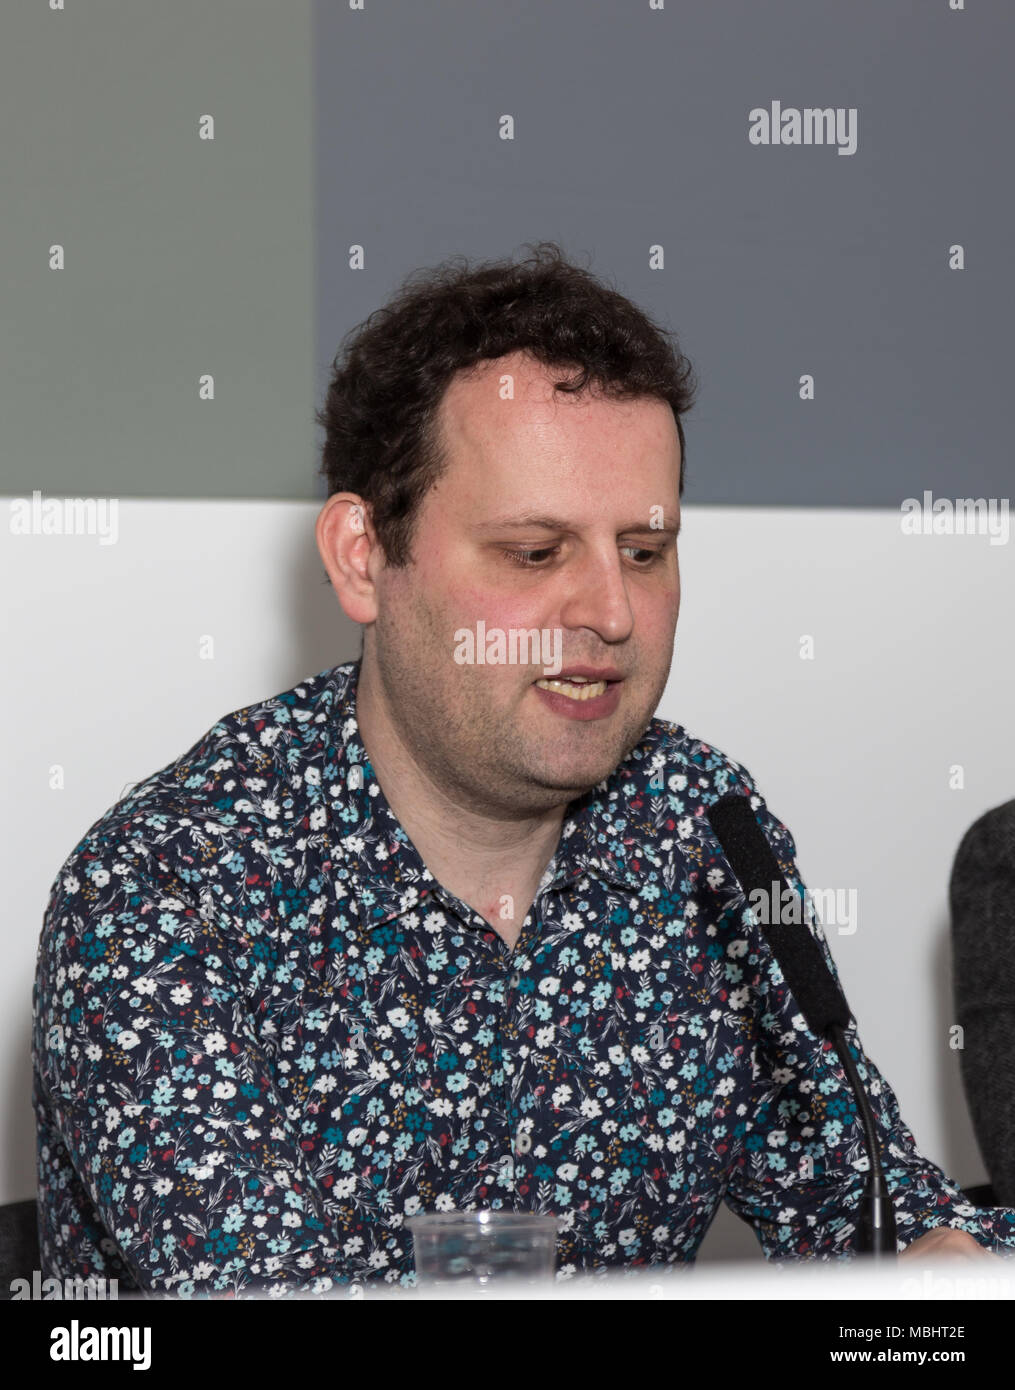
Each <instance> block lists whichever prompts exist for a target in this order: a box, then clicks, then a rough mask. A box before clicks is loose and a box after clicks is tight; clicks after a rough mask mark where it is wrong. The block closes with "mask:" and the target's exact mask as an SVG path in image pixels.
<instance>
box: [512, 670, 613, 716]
mask: <svg viewBox="0 0 1015 1390" xmlns="http://www.w3.org/2000/svg"><path fill="white" fill-rule="evenodd" d="M623 683H624V678H623V676H622V675H621V674H620V672H619V671H615V670H613V669H610V670H607V671H604V670H598V671H597V670H594V669H592V668H591V667H585V668H581V667H579V668H577V669H572V670H570V671H562V672H561V674H560V675H559V676H542V677H540V679H539V680H537V681H533V685H534V686H535V687H536V689H537V690H539V691H540V692H541V694H540V697H539V698H540V699H542V700H545V701H546V703H547V705H548V707H549V708H550V709H551V710H555V711H556V712H557V714H561V715H565V716H567V717H569V718H572V719H583V720H584V719H603V718H605V717H607V716H608V715H610V714H612V713H613V712H614V710H615V709H616V708H617V703H618V701H619V699H620V687H621V686H622V685H623Z"/></svg>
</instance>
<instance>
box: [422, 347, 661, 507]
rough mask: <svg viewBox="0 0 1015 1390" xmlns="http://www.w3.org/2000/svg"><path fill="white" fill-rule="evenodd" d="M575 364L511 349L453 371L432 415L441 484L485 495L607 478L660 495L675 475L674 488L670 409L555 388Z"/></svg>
mask: <svg viewBox="0 0 1015 1390" xmlns="http://www.w3.org/2000/svg"><path fill="white" fill-rule="evenodd" d="M576 370H577V369H576V368H574V367H571V366H568V365H566V364H565V365H561V366H554V367H546V366H544V365H543V364H542V363H540V362H538V361H536V360H535V359H534V358H533V357H531V356H530V355H529V354H528V353H525V352H516V353H509V354H507V355H506V356H504V357H499V358H496V359H487V360H485V361H483V362H480V363H478V364H477V365H476V366H475V367H474V368H471V369H469V370H467V371H463V372H458V373H457V374H456V375H455V377H454V378H453V379H452V381H451V383H450V384H449V386H448V388H447V390H446V391H445V394H444V396H443V398H442V400H441V403H440V408H439V410H438V412H437V428H438V431H439V436H440V439H441V441H442V443H443V445H444V450H445V454H446V457H447V463H448V467H447V473H446V475H445V481H444V487H443V489H442V490H444V491H445V493H446V492H447V491H449V490H459V489H465V490H466V491H468V492H469V493H475V492H477V490H479V491H481V492H482V494H483V495H484V496H489V494H490V493H491V492H492V491H498V490H503V489H509V490H512V491H517V490H519V489H520V488H521V489H525V488H531V487H533V486H537V485H538V486H539V487H545V486H552V485H553V484H554V483H556V484H558V485H559V486H562V487H576V486H577V487H581V486H582V485H583V484H584V486H586V487H588V486H595V487H597V488H600V487H602V486H603V484H604V480H605V481H608V482H616V483H617V484H618V485H623V486H625V487H627V488H630V487H632V486H637V485H638V483H639V481H642V482H643V483H644V484H645V485H646V486H649V487H652V488H655V489H656V490H657V491H658V489H659V487H660V485H661V484H662V483H664V482H666V481H667V480H672V490H673V493H674V494H676V491H677V482H678V478H679V467H680V441H679V437H678V435H677V429H676V421H675V420H674V417H673V412H672V410H671V409H670V407H669V405H668V404H667V403H666V402H665V401H663V400H659V399H657V398H655V397H645V396H641V397H635V398H628V399H622V400H616V399H611V398H609V397H607V396H604V395H603V394H602V392H601V391H600V389H599V388H597V387H595V386H590V387H589V388H587V389H586V390H585V391H583V392H581V393H580V394H575V393H571V392H564V391H556V390H555V389H554V383H555V382H557V381H560V380H562V379H565V378H568V379H569V378H571V377H572V376H573V375H574V374H575V372H576Z"/></svg>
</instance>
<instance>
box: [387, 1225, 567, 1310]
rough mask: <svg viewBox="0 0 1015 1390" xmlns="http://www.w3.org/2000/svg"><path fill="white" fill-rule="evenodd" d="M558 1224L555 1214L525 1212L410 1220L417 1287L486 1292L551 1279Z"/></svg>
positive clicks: (554, 1261) (409, 1227)
mask: <svg viewBox="0 0 1015 1390" xmlns="http://www.w3.org/2000/svg"><path fill="white" fill-rule="evenodd" d="M557 1222H558V1218H557V1217H556V1216H542V1215H539V1214H538V1213H536V1212H520V1211H448V1212H426V1213H425V1214H424V1215H422V1216H410V1217H407V1218H406V1222H405V1224H406V1226H407V1227H408V1229H409V1232H410V1234H411V1236H412V1243H413V1248H414V1251H415V1257H416V1280H417V1283H418V1284H419V1285H420V1286H421V1287H431V1286H433V1285H445V1284H461V1285H463V1286H468V1285H471V1286H473V1287H477V1286H478V1287H479V1288H480V1289H485V1288H489V1287H490V1286H491V1285H492V1286H493V1287H495V1288H497V1287H501V1286H503V1285H504V1284H505V1283H507V1282H511V1283H528V1284H532V1283H538V1282H540V1281H542V1280H544V1279H552V1278H553V1273H554V1267H555V1264H556V1254H557ZM463 1291H464V1290H463Z"/></svg>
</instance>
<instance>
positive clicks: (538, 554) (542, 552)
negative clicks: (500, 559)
mask: <svg viewBox="0 0 1015 1390" xmlns="http://www.w3.org/2000/svg"><path fill="white" fill-rule="evenodd" d="M559 549H560V547H559V546H556V545H548V546H543V547H542V548H541V549H539V550H505V551H504V554H505V555H506V556H507V557H508V559H510V560H513V561H514V563H515V564H516V565H521V566H522V568H523V569H533V568H536V567H538V566H539V565H541V564H542V563H543V561H544V560H546V559H547V558H549V557H551V556H553V555H556V553H557V551H558V550H559Z"/></svg>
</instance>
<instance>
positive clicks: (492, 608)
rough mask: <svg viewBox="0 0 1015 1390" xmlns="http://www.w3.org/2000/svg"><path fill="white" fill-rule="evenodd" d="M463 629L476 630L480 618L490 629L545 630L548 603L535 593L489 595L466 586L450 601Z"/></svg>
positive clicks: (486, 591) (483, 590)
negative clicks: (530, 628)
mask: <svg viewBox="0 0 1015 1390" xmlns="http://www.w3.org/2000/svg"><path fill="white" fill-rule="evenodd" d="M451 602H452V604H453V607H454V611H455V613H456V614H457V619H458V620H460V621H459V625H460V626H465V627H475V625H476V623H477V622H478V621H479V619H480V618H482V620H483V621H484V622H485V623H486V626H487V629H489V628H494V627H499V628H503V629H504V630H505V631H507V630H508V629H509V628H529V627H545V626H547V624H546V623H545V622H543V620H542V615H543V612H544V609H545V606H546V605H545V600H544V601H541V600H540V598H539V596H538V595H537V593H536V592H535V591H534V590H533V592H532V593H530V594H504V593H490V592H489V591H488V590H485V589H481V588H478V587H476V586H474V585H473V586H470V585H464V586H462V587H461V588H459V589H458V590H457V591H456V592H455V594H454V595H453V596H452V598H451Z"/></svg>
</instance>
